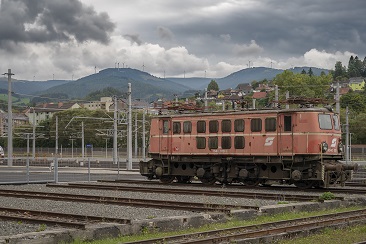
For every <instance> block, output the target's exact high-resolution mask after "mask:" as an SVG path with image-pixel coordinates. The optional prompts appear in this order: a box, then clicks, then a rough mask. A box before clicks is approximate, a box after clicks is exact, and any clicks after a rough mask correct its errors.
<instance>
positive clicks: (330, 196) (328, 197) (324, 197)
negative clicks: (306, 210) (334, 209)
mask: <svg viewBox="0 0 366 244" xmlns="http://www.w3.org/2000/svg"><path fill="white" fill-rule="evenodd" d="M334 198H335V195H334V194H333V193H331V192H330V191H328V192H324V193H323V194H321V195H320V197H319V199H320V200H332V199H334Z"/></svg>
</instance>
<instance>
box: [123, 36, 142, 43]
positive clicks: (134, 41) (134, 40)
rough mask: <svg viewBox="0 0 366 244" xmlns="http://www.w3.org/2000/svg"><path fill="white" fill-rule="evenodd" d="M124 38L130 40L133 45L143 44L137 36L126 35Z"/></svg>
mask: <svg viewBox="0 0 366 244" xmlns="http://www.w3.org/2000/svg"><path fill="white" fill-rule="evenodd" d="M123 37H124V38H126V39H128V40H130V42H131V43H132V44H133V43H136V44H137V45H139V46H140V45H141V44H142V41H141V40H140V36H139V35H137V34H135V35H131V34H126V35H123Z"/></svg>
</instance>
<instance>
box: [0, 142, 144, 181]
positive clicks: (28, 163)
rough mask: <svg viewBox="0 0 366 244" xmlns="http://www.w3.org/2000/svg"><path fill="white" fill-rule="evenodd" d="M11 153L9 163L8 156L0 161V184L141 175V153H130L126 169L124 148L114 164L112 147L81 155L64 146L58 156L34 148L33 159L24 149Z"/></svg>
mask: <svg viewBox="0 0 366 244" xmlns="http://www.w3.org/2000/svg"><path fill="white" fill-rule="evenodd" d="M5 152H6V151H5ZM13 152H14V153H13V155H14V157H13V163H12V166H8V161H7V158H5V159H3V160H2V161H0V184H24V183H46V182H70V181H96V180H116V179H120V178H121V177H122V175H124V176H125V175H126V174H128V175H134V176H136V177H139V176H140V175H139V173H138V169H139V166H138V162H139V161H140V160H142V158H141V156H140V153H141V152H139V154H138V155H133V156H134V158H133V160H132V169H133V170H132V171H126V166H127V162H126V151H125V150H119V152H118V155H117V163H116V164H114V163H113V158H112V155H113V149H112V148H110V149H105V148H94V149H93V148H88V149H86V150H85V152H84V158H83V157H81V149H80V148H74V149H73V150H72V149H71V148H63V149H60V150H59V153H58V154H57V155H55V149H54V148H36V153H35V157H34V158H33V157H32V153H30V154H29V155H27V151H26V149H23V148H14V150H13ZM122 173H123V174H122Z"/></svg>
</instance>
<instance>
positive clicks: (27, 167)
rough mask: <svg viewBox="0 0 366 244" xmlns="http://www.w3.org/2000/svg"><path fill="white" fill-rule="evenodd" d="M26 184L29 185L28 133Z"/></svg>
mask: <svg viewBox="0 0 366 244" xmlns="http://www.w3.org/2000/svg"><path fill="white" fill-rule="evenodd" d="M26 164H27V166H26V167H27V183H29V133H27V163H26Z"/></svg>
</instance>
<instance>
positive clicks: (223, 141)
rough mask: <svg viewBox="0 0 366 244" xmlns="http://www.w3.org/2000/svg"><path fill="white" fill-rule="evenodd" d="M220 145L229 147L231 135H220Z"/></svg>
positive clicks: (224, 147) (225, 147) (223, 147)
mask: <svg viewBox="0 0 366 244" xmlns="http://www.w3.org/2000/svg"><path fill="white" fill-rule="evenodd" d="M221 147H222V149H230V148H231V137H230V136H223V137H221Z"/></svg>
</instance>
